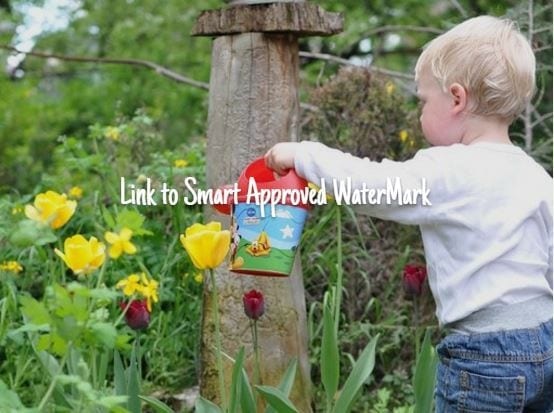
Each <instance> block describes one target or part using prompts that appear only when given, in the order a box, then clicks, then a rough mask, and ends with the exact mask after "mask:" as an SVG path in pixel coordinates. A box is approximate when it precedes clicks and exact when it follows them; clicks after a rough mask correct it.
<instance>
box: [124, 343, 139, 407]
mask: <svg viewBox="0 0 554 413" xmlns="http://www.w3.org/2000/svg"><path fill="white" fill-rule="evenodd" d="M128 372H129V375H128V376H127V377H128V380H127V396H129V399H128V400H127V408H128V409H129V411H130V412H131V413H141V408H140V399H139V393H140V377H139V370H138V360H137V352H136V346H133V351H131V361H130V366H129V371H128Z"/></svg>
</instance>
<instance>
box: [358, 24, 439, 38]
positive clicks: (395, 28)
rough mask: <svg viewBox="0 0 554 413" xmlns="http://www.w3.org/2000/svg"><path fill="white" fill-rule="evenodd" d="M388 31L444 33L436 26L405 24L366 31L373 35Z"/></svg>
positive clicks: (366, 34)
mask: <svg viewBox="0 0 554 413" xmlns="http://www.w3.org/2000/svg"><path fill="white" fill-rule="evenodd" d="M386 32H420V33H432V34H442V33H444V31H443V30H441V29H436V28H434V27H425V26H409V25H406V26H403V25H386V26H381V27H376V28H375V29H371V30H369V31H367V32H365V33H364V35H365V36H371V35H373V34H379V33H386Z"/></svg>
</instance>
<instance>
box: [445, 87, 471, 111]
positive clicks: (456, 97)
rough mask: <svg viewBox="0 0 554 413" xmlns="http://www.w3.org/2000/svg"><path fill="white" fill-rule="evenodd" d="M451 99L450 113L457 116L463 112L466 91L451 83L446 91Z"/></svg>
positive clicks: (465, 102)
mask: <svg viewBox="0 0 554 413" xmlns="http://www.w3.org/2000/svg"><path fill="white" fill-rule="evenodd" d="M448 91H449V92H450V97H451V98H452V113H453V114H455V115H457V114H458V113H461V112H463V111H464V110H465V109H466V106H467V91H466V90H465V88H464V87H463V86H462V85H460V84H459V83H452V84H451V85H450V88H449V89H448Z"/></svg>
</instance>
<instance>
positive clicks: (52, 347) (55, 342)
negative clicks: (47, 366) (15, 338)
mask: <svg viewBox="0 0 554 413" xmlns="http://www.w3.org/2000/svg"><path fill="white" fill-rule="evenodd" d="M37 350H39V351H40V350H49V351H51V352H53V353H54V354H56V355H58V356H63V355H64V354H65V352H66V351H67V342H66V341H65V340H64V339H63V338H62V337H60V336H59V335H58V334H56V333H47V334H42V335H41V336H40V337H39V339H38V341H37Z"/></svg>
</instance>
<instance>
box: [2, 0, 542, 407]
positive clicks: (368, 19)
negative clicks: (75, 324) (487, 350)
mask: <svg viewBox="0 0 554 413" xmlns="http://www.w3.org/2000/svg"><path fill="white" fill-rule="evenodd" d="M312 2H313V3H316V4H318V5H321V6H322V7H324V8H326V9H327V10H330V11H337V12H342V13H344V16H345V29H344V32H343V33H341V34H339V35H336V36H333V37H329V38H318V37H309V38H303V39H301V40H300V49H301V53H302V54H301V59H300V64H301V67H300V70H301V85H300V96H301V100H302V102H303V103H305V104H306V105H305V106H304V107H305V109H303V117H302V138H303V139H318V140H321V141H323V142H325V143H328V144H330V145H333V146H336V147H339V148H342V149H345V150H348V151H350V152H352V153H354V154H356V155H360V156H370V157H372V158H374V159H381V158H382V157H385V156H387V157H393V158H395V159H405V158H407V157H410V156H412V155H413V154H414V153H415V151H417V150H418V149H419V148H421V147H423V146H424V142H423V140H422V138H421V133H420V132H419V127H418V121H417V118H418V109H417V102H416V100H415V96H414V84H413V81H412V79H411V75H412V71H413V67H414V64H415V61H416V59H417V56H418V54H419V53H420V50H421V47H422V46H423V45H424V44H425V43H426V42H428V41H429V40H431V39H432V38H433V37H434V36H436V35H437V34H439V33H441V32H442V31H444V30H447V29H448V28H450V27H452V26H453V25H455V24H457V23H459V22H461V21H463V20H464V19H466V18H468V17H472V16H476V15H480V14H492V15H497V16H501V15H506V16H509V17H511V18H513V19H515V20H517V21H518V23H519V26H520V28H521V30H522V31H523V33H524V34H525V35H526V36H529V38H530V39H531V42H532V45H533V47H534V49H535V51H536V56H537V61H538V71H537V86H538V91H537V94H536V96H535V98H534V100H533V103H532V105H530V106H529V108H528V110H527V111H526V112H525V113H524V114H523V115H522V116H521V117H520V118H519V119H518V120H517V121H516V122H515V123H514V125H513V127H512V137H513V140H514V142H515V143H516V144H518V145H520V146H522V147H523V148H524V149H525V150H527V151H528V153H530V154H531V155H532V156H533V157H535V159H537V161H539V162H540V163H541V164H542V165H543V166H544V167H545V168H546V169H547V170H548V171H549V173H550V174H552V2H551V1H515V0H500V1H499V0H494V1H493V0H423V1H420V0H418V1H416V0H387V1H385V0H371V1H369V0H368V1H360V0H342V1H337V0H313V1H312ZM222 5H223V2H221V1H216V0H204V1H202V2H199V1H192V0H166V1H154V0H58V1H56V0H43V1H41V0H33V1H31V0H2V1H0V46H2V47H4V48H2V49H0V61H2V65H3V68H4V70H3V72H2V74H1V75H0V218H1V221H0V222H2V225H1V226H0V251H1V252H0V261H2V260H4V259H6V260H7V259H13V258H18V259H21V258H22V257H27V256H29V257H31V256H33V253H32V252H31V249H32V248H35V247H30V248H31V249H29V248H23V249H22V248H21V247H18V246H14V245H12V244H11V243H10V241H9V237H10V234H11V233H12V232H13V231H14V228H15V226H16V224H17V220H18V219H19V218H21V211H20V210H18V209H17V208H21V207H22V206H23V205H24V204H26V203H28V202H30V201H31V200H32V197H33V195H34V194H36V193H37V192H40V191H44V190H46V189H54V190H57V191H59V192H64V191H68V190H69V188H71V187H72V186H75V185H78V186H81V187H82V188H84V192H85V196H84V198H83V201H81V205H82V207H80V208H81V210H80V212H79V217H78V218H75V219H74V220H73V221H72V222H71V223H70V229H73V230H76V231H89V232H92V231H99V230H104V229H107V227H109V223H108V222H104V221H105V220H106V214H102V212H101V211H102V209H103V208H106V209H108V210H111V211H112V213H113V214H116V213H117V210H118V207H117V205H115V202H116V199H117V190H118V189H117V188H118V185H119V181H118V180H117V177H118V176H128V177H134V179H136V181H137V182H139V181H141V179H142V178H141V176H142V177H144V176H148V177H152V178H153V179H155V180H156V181H157V182H158V183H159V182H163V181H166V182H176V181H177V179H179V178H180V177H181V176H187V175H194V176H196V177H202V176H203V175H204V145H205V126H206V116H207V97H208V94H207V91H206V90H205V89H203V88H198V87H194V86H191V85H188V84H184V83H178V82H175V81H172V80H171V79H168V78H167V77H163V76H160V75H159V74H156V73H155V72H154V71H151V70H148V69H145V68H142V67H137V66H133V65H125V64H106V63H99V62H74V61H68V60H65V59H63V58H54V57H47V58H41V57H34V56H31V55H26V56H25V55H21V54H18V53H14V52H13V51H10V50H8V49H6V47H10V46H12V47H17V48H19V49H22V50H25V51H31V50H32V51H34V52H42V53H45V54H50V55H61V56H81V57H87V58H89V59H91V60H94V59H97V58H119V59H124V58H128V59H142V60H147V61H151V62H154V63H156V64H159V65H161V66H164V67H166V68H169V69H171V70H173V71H175V72H177V73H180V74H182V75H184V76H187V77H189V78H191V79H194V80H197V81H199V82H204V83H207V82H208V81H209V73H210V60H211V58H210V55H211V40H210V39H209V38H195V37H191V36H190V35H189V33H190V31H191V28H192V25H193V24H194V21H195V18H196V16H198V14H199V13H200V11H201V10H203V9H208V8H216V7H221V6H222ZM341 59H342V60H341ZM314 107H316V108H319V110H313V108H314ZM306 108H307V109H306ZM310 108H312V109H310ZM179 160H184V161H186V163H181V165H186V166H184V167H183V166H180V167H176V164H175V162H176V161H179ZM183 168H184V169H183ZM135 209H136V210H137V211H138V212H140V213H141V214H143V216H144V217H145V218H146V221H145V227H146V228H148V230H149V231H152V233H153V234H154V235H152V236H150V237H148V241H147V242H146V241H145V242H143V244H142V250H141V251H142V252H141V253H142V258H141V259H142V260H143V263H144V264H145V265H146V266H147V267H148V268H149V269H150V271H151V273H152V274H160V276H159V279H160V280H161V282H162V292H161V303H160V307H159V309H160V310H158V311H155V312H154V314H153V320H152V324H151V325H152V327H151V329H150V331H149V332H148V333H147V334H145V336H144V337H145V338H144V340H145V341H146V343H145V345H144V347H143V348H149V349H150V350H148V352H149V354H148V363H149V366H148V368H147V369H146V370H145V371H146V376H145V378H146V383H147V384H146V386H147V389H148V390H149V391H150V392H152V393H154V394H157V395H158V396H159V397H161V398H164V400H166V401H168V403H173V404H174V406H179V403H180V402H179V397H176V396H175V395H178V394H180V393H181V392H182V391H183V389H185V388H188V387H191V386H193V385H195V384H196V383H197V375H196V368H197V360H196V345H197V342H198V335H199V331H198V326H199V322H198V320H199V317H200V301H199V299H200V294H199V291H200V288H201V286H200V285H199V284H198V283H197V282H196V281H193V278H194V273H193V269H192V267H191V266H190V264H188V263H186V262H185V261H186V259H184V258H183V256H182V254H181V256H179V255H178V253H177V251H178V248H179V247H178V246H177V247H176V240H177V238H176V237H177V234H178V233H179V232H180V231H181V232H182V231H183V229H184V228H185V227H186V225H189V224H191V223H192V222H195V221H198V220H199V217H200V214H201V211H200V209H199V208H187V209H183V210H180V209H177V208H159V209H156V208H148V209H147V208H142V209H141V208H135ZM18 211H19V212H18ZM336 213H338V212H337V210H336V209H334V208H328V209H319V210H316V211H314V212H313V213H312V216H311V218H310V220H309V222H308V227H307V230H306V233H305V236H304V240H303V244H302V245H303V248H302V251H303V255H302V258H303V264H304V268H305V271H304V274H305V280H306V281H305V283H306V298H307V305H308V309H309V323H310V324H309V328H310V332H311V336H310V351H311V360H312V361H313V372H314V377H319V375H318V374H317V373H318V372H317V368H318V367H317V363H318V356H319V349H320V341H319V338H318V332H319V331H320V328H321V305H320V303H321V300H322V294H323V292H324V290H325V286H326V285H327V283H328V276H329V272H330V271H329V268H334V262H336V248H335V247H336V233H334V232H333V231H329V230H328V224H329V223H331V222H333V219H334V218H335V216H334V214H336ZM340 213H341V214H343V215H344V217H343V223H344V225H345V230H344V233H343V237H344V240H343V251H344V252H343V254H344V257H345V259H344V262H345V272H346V274H347V276H346V278H345V292H344V293H345V294H346V296H347V297H351V298H352V299H345V300H344V302H343V308H342V312H343V320H342V323H341V329H342V330H341V336H340V341H341V350H342V351H343V354H344V358H345V363H343V364H342V365H343V366H345V367H344V369H345V371H343V372H342V373H343V374H344V373H346V371H347V370H348V366H349V364H348V362H349V361H350V360H351V359H353V358H356V357H355V355H356V354H358V352H359V350H360V349H361V348H363V346H364V345H365V342H366V341H367V337H368V336H369V335H373V334H375V333H376V332H381V333H382V335H381V337H382V338H381V340H380V344H379V348H378V360H377V364H376V369H375V373H374V375H373V378H372V381H371V383H369V384H368V387H367V389H366V391H364V393H363V395H362V397H361V398H360V400H359V402H358V403H357V405H356V407H355V411H360V412H362V411H363V412H372V413H374V412H391V411H393V410H394V409H402V408H403V406H407V405H409V404H411V403H412V402H413V390H412V387H411V385H409V382H410V377H411V375H412V370H413V361H414V354H415V347H416V346H417V344H416V343H417V338H415V339H414V326H433V325H434V324H435V320H434V316H433V311H434V308H433V304H432V300H431V297H430V296H429V293H428V292H427V291H426V292H425V293H424V294H423V296H422V297H420V298H418V299H417V300H414V299H413V297H410V298H407V297H405V296H404V294H403V293H402V288H401V277H402V268H403V266H404V264H406V263H407V262H420V263H422V261H423V252H422V246H421V242H420V240H419V235H418V232H417V229H416V228H410V227H401V226H399V225H396V224H393V223H388V222H381V221H378V220H368V219H367V218H364V219H361V218H359V217H357V216H356V215H355V214H354V213H353V212H352V211H350V210H348V209H343V210H342V212H340ZM108 221H109V220H108ZM67 231H69V230H67ZM67 231H66V232H65V234H66V235H69V234H70V233H69V232H67ZM168 244H170V246H168ZM44 254H46V253H44ZM48 254H50V255H52V254H51V251H50V252H49V253H48ZM50 255H45V256H48V257H49V256H50ZM39 256H40V254H39ZM127 270H129V271H130V270H131V266H130V265H129V264H128V263H127V264H121V265H120V267H117V271H115V272H113V273H112V274H111V275H110V276H109V277H111V278H109V279H111V280H112V281H114V282H115V281H116V280H117V279H119V278H120V277H122V276H123V275H125V274H127V273H128V272H129V271H127ZM185 273H188V274H189V275H188V276H187V277H185V275H184V274H185ZM37 274H38V276H37ZM48 282H49V278H48V276H47V275H46V274H45V273H44V271H42V270H41V264H40V262H38V261H37V260H36V259H35V260H31V261H27V262H26V266H25V269H24V272H23V273H22V275H21V278H20V279H19V280H18V281H17V286H18V288H19V289H20V290H22V291H30V292H31V294H32V295H33V296H34V297H35V298H37V299H40V298H41V297H42V295H43V293H44V288H45V285H47V284H48ZM354 298H355V299H354ZM10 320H11V321H10V322H9V323H8V325H9V326H10V328H15V327H17V326H19V325H20V324H21V319H20V318H19V316H18V315H13V318H12V319H10ZM0 333H1V331H0ZM438 335H439V332H435V339H437V338H438ZM183 337H186V338H185V339H183ZM20 350H21V348H19V347H18V346H17V345H15V344H14V343H12V342H10V340H9V339H8V338H7V337H6V335H5V334H4V335H2V334H0V360H2V364H0V379H2V380H4V381H5V382H8V383H11V384H12V386H13V388H14V390H16V391H18V392H20V394H24V396H23V399H24V401H25V402H26V403H28V405H32V404H33V403H35V402H36V401H37V398H38V399H40V396H41V394H42V393H41V391H43V390H44V383H43V384H42V385H40V384H37V383H39V382H40V379H41V376H40V371H39V370H38V368H35V369H28V370H26V371H23V372H20V373H17V374H16V377H15V378H14V374H15V373H14V371H16V370H17V369H19V370H20V369H21V368H22V366H25V363H26V360H27V359H28V358H29V357H32V355H31V354H32V352H31V351H30V350H29V348H27V350H26V351H23V352H22V351H20ZM18 351H19V352H18ZM7 360H8V361H7ZM29 388H33V389H34V390H33V392H25V389H29ZM315 391H316V394H318V392H319V393H320V392H321V391H322V389H321V384H320V383H316V389H315ZM176 408H177V407H176ZM399 411H403V410H399Z"/></svg>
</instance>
